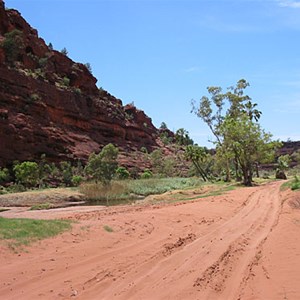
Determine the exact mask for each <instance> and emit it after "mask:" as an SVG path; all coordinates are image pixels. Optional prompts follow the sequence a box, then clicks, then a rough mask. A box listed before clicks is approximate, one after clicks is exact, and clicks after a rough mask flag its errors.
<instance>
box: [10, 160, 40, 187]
mask: <svg viewBox="0 0 300 300" xmlns="http://www.w3.org/2000/svg"><path fill="white" fill-rule="evenodd" d="M13 170H14V172H15V176H16V180H17V182H19V183H21V184H24V185H25V186H26V187H34V186H36V185H37V183H38V180H39V166H38V164H37V163H36V162H33V161H24V162H22V163H20V164H17V165H15V166H14V168H13Z"/></svg>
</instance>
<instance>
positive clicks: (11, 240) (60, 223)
mask: <svg viewBox="0 0 300 300" xmlns="http://www.w3.org/2000/svg"><path fill="white" fill-rule="evenodd" d="M70 228H71V221H68V220H33V219H7V218H3V217H0V240H5V241H7V242H8V245H9V246H10V247H12V248H13V249H15V248H16V247H18V246H21V245H28V244H30V243H31V242H34V241H37V240H41V239H45V238H48V237H53V236H55V235H57V234H59V233H62V232H64V231H66V230H69V229H70Z"/></svg>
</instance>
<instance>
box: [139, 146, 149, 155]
mask: <svg viewBox="0 0 300 300" xmlns="http://www.w3.org/2000/svg"><path fill="white" fill-rule="evenodd" d="M140 150H141V152H143V153H148V150H147V148H146V147H144V146H142V147H141V149H140Z"/></svg>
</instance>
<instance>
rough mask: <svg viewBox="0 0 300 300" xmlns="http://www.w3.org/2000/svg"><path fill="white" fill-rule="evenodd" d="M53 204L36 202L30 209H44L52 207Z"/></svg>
mask: <svg viewBox="0 0 300 300" xmlns="http://www.w3.org/2000/svg"><path fill="white" fill-rule="evenodd" d="M52 207H53V205H52V204H51V203H48V202H46V203H41V204H36V205H33V206H31V207H30V210H43V209H50V208H52Z"/></svg>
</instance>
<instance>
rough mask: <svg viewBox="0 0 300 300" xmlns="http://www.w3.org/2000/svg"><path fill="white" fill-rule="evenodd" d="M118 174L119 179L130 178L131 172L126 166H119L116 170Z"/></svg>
mask: <svg viewBox="0 0 300 300" xmlns="http://www.w3.org/2000/svg"><path fill="white" fill-rule="evenodd" d="M116 174H117V176H118V178H119V179H128V178H129V177H130V173H129V172H128V170H127V169H126V168H124V167H118V168H117V170H116Z"/></svg>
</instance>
